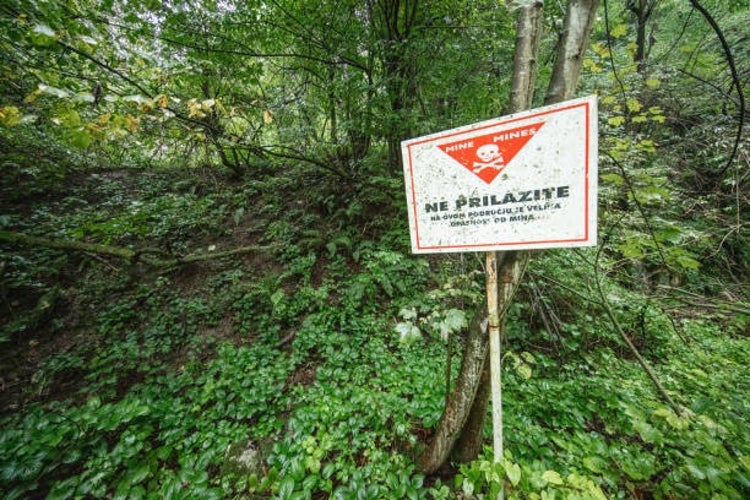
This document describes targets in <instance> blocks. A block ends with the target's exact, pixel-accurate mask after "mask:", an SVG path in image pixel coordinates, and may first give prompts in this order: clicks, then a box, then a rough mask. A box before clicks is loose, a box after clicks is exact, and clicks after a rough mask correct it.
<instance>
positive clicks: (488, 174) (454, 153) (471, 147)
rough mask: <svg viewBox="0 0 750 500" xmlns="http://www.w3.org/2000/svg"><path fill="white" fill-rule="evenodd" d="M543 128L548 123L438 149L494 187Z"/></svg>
mask: <svg viewBox="0 0 750 500" xmlns="http://www.w3.org/2000/svg"><path fill="white" fill-rule="evenodd" d="M542 125H544V122H539V123H535V124H532V125H528V126H525V127H519V128H515V129H512V130H506V131H504V132H502V133H499V134H494V133H493V134H485V135H480V136H477V137H473V138H472V139H470V140H462V141H455V142H449V143H447V144H439V145H438V147H439V148H440V149H441V150H442V151H444V152H445V153H446V154H448V155H449V156H450V157H451V158H453V159H454V160H456V161H457V162H458V163H460V164H461V165H463V166H464V167H466V168H468V169H469V170H470V171H472V172H473V173H475V174H476V175H477V177H479V178H480V179H482V180H483V181H484V182H486V183H487V184H490V183H492V181H493V180H495V177H497V176H498V175H499V174H500V172H502V171H503V169H504V168H505V165H507V164H508V163H510V162H511V161H512V160H513V158H514V157H515V156H516V154H517V153H518V152H519V151H520V150H521V148H522V147H524V146H525V145H526V143H527V142H529V140H530V139H531V138H532V137H534V134H535V133H536V132H537V131H538V130H539V129H540V128H541V127H542Z"/></svg>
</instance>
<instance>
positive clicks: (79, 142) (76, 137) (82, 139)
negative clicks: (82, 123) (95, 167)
mask: <svg viewBox="0 0 750 500" xmlns="http://www.w3.org/2000/svg"><path fill="white" fill-rule="evenodd" d="M70 142H71V143H72V144H73V146H75V147H77V148H80V149H86V148H87V147H89V145H90V144H91V135H90V134H89V133H88V131H87V130H86V129H84V128H78V129H74V130H71V131H70Z"/></svg>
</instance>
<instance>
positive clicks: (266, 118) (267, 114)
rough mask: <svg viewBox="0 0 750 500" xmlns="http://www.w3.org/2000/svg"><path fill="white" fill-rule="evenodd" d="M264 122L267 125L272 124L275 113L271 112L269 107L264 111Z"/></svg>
mask: <svg viewBox="0 0 750 500" xmlns="http://www.w3.org/2000/svg"><path fill="white" fill-rule="evenodd" d="M263 122H264V123H265V124H266V125H270V124H272V123H273V113H271V110H270V109H267V110H265V111H264V112H263Z"/></svg>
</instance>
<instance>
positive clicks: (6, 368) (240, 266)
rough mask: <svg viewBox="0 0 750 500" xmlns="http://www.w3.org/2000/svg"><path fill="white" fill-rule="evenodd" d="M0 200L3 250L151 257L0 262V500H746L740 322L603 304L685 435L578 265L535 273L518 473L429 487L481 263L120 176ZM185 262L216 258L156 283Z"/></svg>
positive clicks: (190, 177)
mask: <svg viewBox="0 0 750 500" xmlns="http://www.w3.org/2000/svg"><path fill="white" fill-rule="evenodd" d="M2 194H3V196H2V200H3V201H2V202H0V213H2V214H5V215H3V217H4V219H3V220H2V223H3V230H5V231H14V232H20V233H24V234H28V235H30V236H37V237H39V238H45V239H55V240H64V241H73V242H85V243H91V244H94V243H96V244H100V245H106V246H108V247H113V248H124V249H130V250H135V251H136V254H137V256H139V258H133V259H130V260H128V259H123V258H120V257H117V256H114V255H112V254H107V253H101V252H96V251H80V250H73V249H60V248H46V247H44V246H23V245H10V244H7V243H3V245H2V246H1V247H0V263H1V267H0V272H1V273H2V274H1V275H0V280H2V281H1V282H0V291H2V296H0V300H1V302H2V303H1V304H0V306H1V307H2V309H3V314H2V315H0V328H1V330H0V332H2V335H1V336H0V340H1V341H2V344H3V345H2V352H1V354H0V373H2V379H1V380H0V423H1V424H2V425H1V426H0V428H2V431H0V452H1V453H0V455H2V457H3V458H2V459H0V490H2V491H4V492H5V493H6V497H8V498H27V497H44V496H49V497H51V498H58V497H60V498H66V497H77V496H94V497H99V496H106V495H114V496H131V497H149V496H150V497H175V496H193V497H201V498H203V497H205V498H209V497H217V498H219V497H224V498H227V497H237V498H256V497H257V496H258V495H260V496H277V497H281V498H297V497H299V498H309V497H311V496H312V497H315V498H323V497H327V496H330V495H338V497H341V498H349V497H354V496H358V497H361V496H362V495H364V496H365V497H367V498H402V497H407V496H408V497H412V498H471V497H473V496H474V495H476V494H478V493H479V492H482V491H484V492H485V493H487V492H492V491H494V490H493V488H497V487H498V486H499V485H501V484H504V485H505V487H506V488H507V489H508V492H509V494H510V495H511V496H512V495H514V494H515V495H517V496H518V497H519V498H527V496H528V495H532V494H541V493H542V492H547V493H548V494H549V493H550V492H554V491H557V492H558V493H560V494H563V495H566V494H578V495H580V496H581V497H584V498H588V497H590V498H600V497H601V495H604V496H607V497H635V498H648V497H651V496H657V497H658V496H667V497H669V496H672V497H683V496H688V497H690V496H692V497H696V496H705V495H709V496H710V494H713V493H717V492H718V493H720V494H723V495H724V496H725V497H728V498H741V496H742V495H743V494H744V493H747V492H748V491H750V487H749V485H750V481H748V477H749V475H750V473H749V472H748V471H750V458H748V457H750V439H749V435H748V428H750V422H749V421H748V420H749V419H750V417H749V415H750V407H749V406H748V400H749V399H748V395H749V394H750V375H749V374H748V373H747V370H746V367H747V366H748V365H749V364H750V342H748V336H747V322H746V318H744V317H743V316H742V315H741V314H737V313H736V312H733V311H732V310H731V309H727V310H719V311H717V310H715V309H706V308H704V307H690V308H688V307H685V305H684V304H681V303H677V302H674V301H673V302H669V303H666V302H663V303H662V302H657V301H655V300H653V299H651V298H649V297H647V296H645V295H644V294H643V293H642V292H640V291H637V290H632V289H629V288H628V287H627V286H623V284H622V283H618V282H612V283H610V285H608V286H609V288H608V293H609V297H610V299H611V300H612V301H613V303H614V304H615V307H616V310H617V314H619V315H620V316H621V321H622V322H623V324H625V325H626V327H627V330H628V334H629V335H631V336H632V338H633V341H634V342H635V344H636V345H637V346H638V347H639V348H640V349H641V352H642V354H643V355H644V356H645V358H646V359H647V360H648V361H649V362H650V363H652V364H653V366H654V367H655V369H656V371H657V373H658V374H659V376H660V377H662V379H663V381H664V383H665V385H666V386H667V390H668V391H669V392H670V394H671V395H672V397H673V398H675V399H676V400H677V401H678V403H679V404H680V406H681V408H683V411H682V412H680V413H677V412H675V411H674V410H673V409H672V408H670V407H669V405H667V404H665V402H663V401H662V400H661V399H660V396H659V394H658V392H657V391H656V390H655V389H654V387H653V385H652V384H651V382H650V381H649V379H648V377H647V376H646V375H645V374H644V373H643V371H642V369H641V368H640V367H639V366H638V365H637V363H635V362H634V360H633V358H632V355H631V354H630V353H629V351H628V349H627V347H626V346H624V345H623V343H622V342H621V340H620V339H619V338H618V336H617V335H616V334H615V333H614V332H613V329H612V326H611V325H609V324H608V322H607V320H606V318H605V315H604V314H603V313H602V311H601V310H600V309H597V307H598V306H596V303H595V302H594V301H592V302H587V301H586V300H585V299H583V298H582V295H585V292H583V293H581V292H578V291H576V290H575V289H576V287H579V288H581V289H582V290H585V286H586V283H587V282H589V283H590V281H591V279H592V278H591V276H590V274H587V273H590V271H587V270H586V262H588V260H587V259H588V256H587V254H585V253H576V252H562V251H561V252H549V253H547V254H545V255H543V256H540V257H539V258H538V259H536V260H535V263H534V264H533V265H532V267H531V268H530V270H529V274H528V278H527V283H526V284H525V285H524V287H523V290H522V291H521V299H520V300H519V303H518V304H516V305H515V306H514V307H513V308H512V310H511V311H510V312H509V315H508V318H507V339H506V340H507V342H506V349H507V350H506V353H505V355H504V358H503V359H504V374H503V377H504V384H505V395H504V398H505V401H506V404H507V407H508V415H507V417H506V423H505V425H506V436H507V438H506V439H507V441H508V442H507V448H508V450H509V452H508V454H507V461H506V462H505V463H503V464H501V465H499V466H493V465H492V464H491V463H490V461H489V459H488V457H489V456H491V450H487V453H486V454H484V455H483V456H481V457H479V458H478V459H477V460H476V461H474V462H472V463H470V464H463V465H459V464H453V466H450V467H448V468H446V469H445V470H444V471H442V474H441V475H439V476H435V477H427V478H426V477H425V476H424V475H422V474H420V473H419V471H417V470H416V469H415V466H414V462H413V459H414V457H415V456H416V454H418V453H419V451H420V450H421V449H422V448H423V446H424V443H425V442H426V441H427V440H428V439H429V437H430V435H431V433H432V431H433V429H434V428H435V426H436V424H437V422H438V420H439V418H440V415H441V413H442V408H443V404H444V398H445V393H446V373H448V375H449V376H448V383H449V384H450V383H451V381H452V380H453V377H455V375H456V373H457V370H458V366H459V365H460V356H459V353H460V351H461V345H462V334H461V330H462V328H463V325H464V324H465V317H464V316H462V314H463V313H464V312H469V311H470V310H471V309H472V308H474V307H477V305H478V304H481V302H482V300H483V298H482V294H483V275H482V272H481V268H480V267H479V265H478V264H477V262H475V261H474V260H473V259H471V258H470V257H467V256H462V255H456V256H441V257H439V258H437V257H435V258H429V259H425V258H416V257H414V256H411V255H409V249H408V248H409V238H408V230H407V228H406V223H405V221H403V220H399V218H398V217H397V212H398V210H397V209H396V208H394V207H393V206H389V205H387V204H384V203H383V202H382V199H383V198H386V197H388V196H390V195H387V193H386V194H382V193H381V195H380V196H381V197H380V198H377V200H376V201H372V200H370V202H369V203H363V202H362V201H361V200H359V201H358V200H357V196H361V193H359V194H357V193H347V192H346V190H345V189H344V188H341V189H339V190H338V191H337V192H330V190H329V191H328V192H326V191H323V192H319V191H317V189H316V186H313V185H310V184H309V183H307V182H305V181H304V180H303V179H301V178H293V177H281V176H280V177H274V178H271V177H269V178H264V179H263V180H262V181H260V180H243V181H240V180H230V179H227V178H224V177H222V176H220V175H219V174H216V173H214V172H211V171H209V170H204V171H200V170H168V171H158V170H156V171H141V170H128V169H113V170H99V171H86V172H79V173H76V174H72V175H69V176H67V177H65V178H62V179H57V178H53V179H46V180H43V182H42V180H40V179H38V178H37V179H18V183H17V184H16V185H15V187H14V190H13V191H12V192H11V191H10V190H8V191H7V192H3V193H2ZM399 194H400V193H399ZM369 196H373V195H369ZM373 197H374V196H373ZM235 249H246V251H243V252H241V253H237V254H223V252H228V251H231V250H235ZM185 256H200V257H201V258H200V259H199V260H195V261H192V262H180V263H172V264H169V265H161V264H157V265H154V264H150V263H149V262H152V261H149V260H148V258H149V257H153V258H158V259H161V261H162V262H164V261H168V260H170V259H179V258H184V257H185ZM456 318H458V319H459V320H461V321H458V320H456ZM462 318H463V319H462ZM451 321H452V322H451ZM462 321H463V323H462ZM451 324H452V325H454V326H453V327H449V326H447V325H451ZM446 337H447V340H446ZM486 433H487V437H488V442H491V439H489V437H490V435H491V429H489V428H488V429H486ZM248 450H250V451H252V453H253V454H254V455H253V456H254V457H256V458H255V459H254V460H253V461H252V462H253V463H252V464H251V465H248V464H247V463H243V464H242V465H237V464H238V462H237V461H236V460H235V458H237V456H240V455H241V456H245V455H247V454H248V453H249V451H248ZM493 467H494V468H493ZM498 467H499V468H498Z"/></svg>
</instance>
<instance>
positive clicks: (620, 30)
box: [609, 23, 628, 38]
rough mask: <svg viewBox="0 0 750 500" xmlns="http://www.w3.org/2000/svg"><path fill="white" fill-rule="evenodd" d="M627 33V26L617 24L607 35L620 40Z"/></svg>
mask: <svg viewBox="0 0 750 500" xmlns="http://www.w3.org/2000/svg"><path fill="white" fill-rule="evenodd" d="M627 32H628V25H627V24H625V23H622V24H618V25H617V26H615V27H614V28H612V30H611V31H610V32H609V35H610V36H611V37H612V38H620V37H621V36H623V35H625V34H627Z"/></svg>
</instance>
